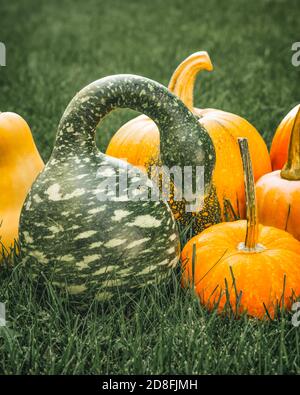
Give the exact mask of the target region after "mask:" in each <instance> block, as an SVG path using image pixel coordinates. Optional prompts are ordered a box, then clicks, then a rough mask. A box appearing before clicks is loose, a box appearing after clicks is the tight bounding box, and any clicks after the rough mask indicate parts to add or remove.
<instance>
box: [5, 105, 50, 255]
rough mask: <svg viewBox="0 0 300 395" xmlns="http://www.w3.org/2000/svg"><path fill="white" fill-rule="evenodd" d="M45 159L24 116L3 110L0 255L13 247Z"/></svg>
mask: <svg viewBox="0 0 300 395" xmlns="http://www.w3.org/2000/svg"><path fill="white" fill-rule="evenodd" d="M43 167H44V163H43V161H42V159H41V157H40V155H39V153H38V150H37V148H36V146H35V143H34V140H33V137H32V134H31V131H30V128H29V126H28V125H27V123H26V122H25V120H24V119H23V118H22V117H20V116H19V115H17V114H15V113H12V112H3V113H0V255H2V253H3V252H4V253H5V255H6V254H7V253H8V252H9V251H10V248H11V247H14V245H15V241H17V239H18V227H19V218H20V213H21V209H22V205H23V203H24V200H25V197H26V195H27V193H28V191H29V189H30V187H31V185H32V183H33V181H34V180H35V179H36V177H37V175H38V174H39V173H40V172H41V171H42V169H43Z"/></svg>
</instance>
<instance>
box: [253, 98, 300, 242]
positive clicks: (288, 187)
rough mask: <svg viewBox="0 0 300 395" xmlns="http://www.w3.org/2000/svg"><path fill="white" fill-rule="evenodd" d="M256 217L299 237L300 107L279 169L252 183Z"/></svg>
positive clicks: (299, 238)
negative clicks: (285, 156)
mask: <svg viewBox="0 0 300 395" xmlns="http://www.w3.org/2000/svg"><path fill="white" fill-rule="evenodd" d="M256 193H257V199H258V209H259V211H258V212H259V217H260V219H261V223H262V224H264V225H270V226H275V227H277V228H279V229H284V230H286V231H287V232H289V233H291V234H292V235H293V236H294V237H295V238H296V239H298V240H300V107H299V106H298V110H297V113H296V116H295V117H294V118H293V124H292V127H291V133H290V142H289V144H288V156H287V161H286V163H285V164H284V166H283V168H282V170H275V171H273V172H272V173H268V174H265V175H264V176H262V177H261V178H260V179H259V180H258V182H257V184H256Z"/></svg>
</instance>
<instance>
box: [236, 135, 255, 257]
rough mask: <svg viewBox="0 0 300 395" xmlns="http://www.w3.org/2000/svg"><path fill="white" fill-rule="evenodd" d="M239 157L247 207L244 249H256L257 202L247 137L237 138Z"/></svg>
mask: <svg viewBox="0 0 300 395" xmlns="http://www.w3.org/2000/svg"><path fill="white" fill-rule="evenodd" d="M238 142H239V146H240V151H241V157H242V162H243V169H244V183H245V194H246V207H247V232H246V239H245V243H243V244H244V248H241V249H244V250H245V251H257V249H259V246H258V244H257V242H258V226H259V223H258V218H257V203H256V195H255V184H254V177H253V169H252V163H251V158H250V153H249V147H248V139H247V138H239V139H238Z"/></svg>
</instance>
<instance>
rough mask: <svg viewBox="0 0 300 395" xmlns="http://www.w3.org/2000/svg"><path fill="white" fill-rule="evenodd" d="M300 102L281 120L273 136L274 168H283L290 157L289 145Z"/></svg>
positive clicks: (272, 153) (271, 152)
mask: <svg viewBox="0 0 300 395" xmlns="http://www.w3.org/2000/svg"><path fill="white" fill-rule="evenodd" d="M299 108H300V104H298V105H297V106H295V107H294V108H293V109H292V110H291V111H290V112H289V113H288V114H287V115H286V116H285V117H284V118H283V120H282V121H281V122H280V124H279V126H278V128H277V129H276V132H275V135H274V137H273V141H272V145H271V149H270V157H271V163H272V169H273V170H281V169H282V168H283V166H284V164H285V163H286V161H287V158H288V147H289V141H290V138H291V133H292V129H293V126H294V123H295V118H296V115H297V113H298V111H299Z"/></svg>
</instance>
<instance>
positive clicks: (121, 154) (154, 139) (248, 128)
mask: <svg viewBox="0 0 300 395" xmlns="http://www.w3.org/2000/svg"><path fill="white" fill-rule="evenodd" d="M212 69H213V66H212V63H211V60H210V58H209V55H208V53H207V52H204V51H201V52H196V53H194V54H192V55H191V56H189V57H188V58H187V59H185V60H184V61H183V62H182V63H181V64H180V65H179V66H178V67H177V69H176V70H175V72H174V74H173V76H172V78H171V80H170V83H169V90H170V91H171V92H173V93H175V94H176V95H177V96H178V97H180V99H181V100H182V101H183V102H184V103H185V104H186V106H187V107H188V108H189V109H190V110H192V111H193V113H194V114H195V115H196V116H197V117H198V118H199V122H200V123H201V124H202V125H203V126H204V127H205V129H206V130H207V131H208V133H209V135H210V136H211V138H212V140H213V143H214V146H215V150H216V165H215V170H214V176H213V185H214V188H215V190H216V194H217V201H218V204H219V210H218V208H216V201H215V200H216V199H214V196H212V197H209V199H208V201H207V202H206V203H207V204H206V207H205V209H204V210H203V216H202V222H203V224H202V226H201V225H200V227H198V228H197V229H196V230H197V231H201V230H203V229H204V228H206V227H208V226H209V225H212V224H213V223H218V222H220V220H221V219H223V220H224V219H227V218H228V216H230V213H229V212H227V207H228V205H227V204H226V202H228V200H229V201H230V203H231V206H232V208H233V210H234V211H235V212H236V213H237V214H238V215H239V216H240V217H242V218H244V217H245V199H244V184H243V169H242V162H241V159H240V155H239V148H238V144H237V137H239V136H242V137H247V138H248V140H249V148H250V152H251V155H252V158H253V171H254V178H255V180H257V179H258V178H260V177H261V176H262V175H263V174H265V173H268V172H270V171H271V163H270V157H269V154H268V150H267V147H266V144H265V142H264V140H263V139H262V137H261V136H260V134H259V133H258V132H257V130H256V129H255V128H254V127H253V126H252V125H251V124H250V123H249V122H248V121H246V120H245V119H243V118H241V117H239V116H238V115H235V114H231V113H228V112H224V111H221V110H214V109H204V110H200V109H198V108H194V103H193V91H194V83H195V79H196V76H197V74H198V72H199V71H201V70H208V71H210V70H212ZM159 143H160V141H159V132H158V129H157V127H156V125H155V123H154V122H153V121H152V120H151V119H149V118H148V117H146V116H144V115H141V116H139V117H137V118H135V119H133V120H131V121H129V122H128V123H126V124H125V125H123V126H122V127H121V128H120V129H119V130H118V131H117V133H116V134H115V135H114V136H113V138H112V139H111V141H110V143H109V145H108V148H107V151H106V153H107V154H108V155H111V156H115V157H118V158H123V159H126V160H127V161H128V162H130V163H131V164H133V165H138V166H145V167H147V165H148V164H149V163H151V164H152V163H153V162H157V160H158V157H159ZM175 218H179V219H180V215H178V213H175Z"/></svg>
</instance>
